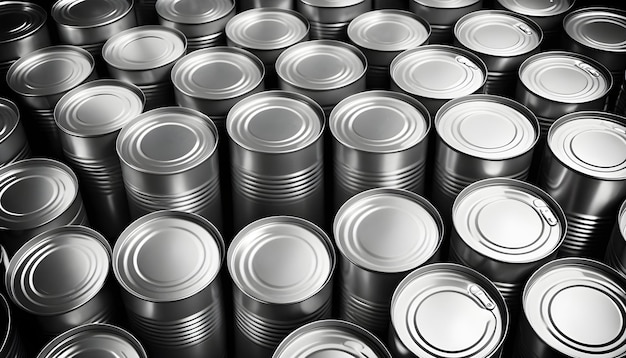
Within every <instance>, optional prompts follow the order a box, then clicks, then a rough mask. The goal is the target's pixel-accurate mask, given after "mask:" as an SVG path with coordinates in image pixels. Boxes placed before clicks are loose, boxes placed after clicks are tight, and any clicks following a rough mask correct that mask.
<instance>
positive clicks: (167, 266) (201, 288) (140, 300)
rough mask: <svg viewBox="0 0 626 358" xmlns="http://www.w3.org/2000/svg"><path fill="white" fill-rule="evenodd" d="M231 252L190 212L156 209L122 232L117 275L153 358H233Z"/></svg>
mask: <svg viewBox="0 0 626 358" xmlns="http://www.w3.org/2000/svg"><path fill="white" fill-rule="evenodd" d="M225 251H226V248H225V245H224V241H223V239H222V236H221V235H220V233H219V231H218V230H217V228H215V226H214V225H212V224H211V223H210V222H209V221H207V220H206V219H204V218H202V217H200V216H198V215H195V214H190V213H183V212H179V211H167V210H166V211H157V212H154V213H150V214H147V215H145V216H143V217H141V218H139V219H137V220H135V221H134V222H132V223H131V224H130V225H129V226H128V227H127V228H126V229H125V230H124V231H123V232H122V234H121V235H120V237H119V239H118V240H117V242H116V243H115V247H114V248H113V272H114V273H115V277H116V278H117V281H118V283H119V284H120V286H121V287H122V290H121V294H122V301H123V302H124V306H125V308H126V314H127V318H128V321H129V324H130V326H131V327H132V328H133V332H134V333H135V334H137V336H138V337H139V338H140V339H141V341H142V342H143V343H144V344H145V346H146V349H147V350H148V353H149V354H150V357H159V358H161V357H162V358H165V357H189V358H196V357H198V358H199V357H207V356H212V357H219V358H225V357H226V330H225V313H224V309H223V302H222V288H221V287H222V286H221V281H220V275H219V272H220V270H221V267H222V263H223V261H224V256H225Z"/></svg>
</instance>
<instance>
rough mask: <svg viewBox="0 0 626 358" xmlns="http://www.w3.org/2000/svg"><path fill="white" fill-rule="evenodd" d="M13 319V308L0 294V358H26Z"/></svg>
mask: <svg viewBox="0 0 626 358" xmlns="http://www.w3.org/2000/svg"><path fill="white" fill-rule="evenodd" d="M15 319H16V317H15V316H14V313H13V308H12V307H11V306H10V305H9V302H8V301H7V299H6V298H5V297H4V294H0V328H2V331H1V332H2V335H1V336H0V357H2V358H26V352H25V351H24V346H23V343H22V340H21V338H20V336H19V332H18V331H17V330H16V326H15V324H16V322H15Z"/></svg>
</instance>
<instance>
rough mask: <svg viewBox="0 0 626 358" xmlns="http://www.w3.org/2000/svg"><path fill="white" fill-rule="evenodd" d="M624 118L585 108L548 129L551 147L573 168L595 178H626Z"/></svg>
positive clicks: (562, 118) (625, 130) (625, 126)
mask: <svg viewBox="0 0 626 358" xmlns="http://www.w3.org/2000/svg"><path fill="white" fill-rule="evenodd" d="M624 123H626V122H625V120H624V117H622V116H618V115H616V114H612V113H607V112H600V111H583V112H574V113H571V114H567V115H565V116H563V117H561V118H559V119H557V120H556V121H555V122H554V123H553V124H552V126H551V127H550V130H549V131H548V138H547V142H548V147H549V148H550V150H551V151H552V153H553V154H554V155H555V156H556V157H557V158H558V159H559V160H560V161H561V162H563V163H565V164H566V165H567V166H568V167H569V168H572V169H574V170H576V171H578V172H580V173H583V174H586V175H590V176H592V177H595V178H601V179H607V180H626V124H624Z"/></svg>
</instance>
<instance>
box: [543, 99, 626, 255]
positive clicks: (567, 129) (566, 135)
mask: <svg viewBox="0 0 626 358" xmlns="http://www.w3.org/2000/svg"><path fill="white" fill-rule="evenodd" d="M547 144H548V145H547V149H546V153H545V155H544V157H543V162H542V166H541V168H542V169H541V173H542V175H541V177H540V181H539V186H540V187H541V188H542V189H543V190H545V191H546V192H547V193H548V194H550V195H551V196H552V197H553V198H554V199H555V200H556V201H557V202H558V203H559V204H560V205H561V207H562V208H563V211H564V212H565V216H566V217H567V235H566V237H565V241H564V242H563V245H562V246H561V249H560V250H559V255H560V256H583V257H585V256H586V257H592V258H594V257H597V258H599V259H600V258H602V256H603V254H604V250H605V249H606V245H607V241H608V239H609V237H610V235H611V230H612V229H613V224H614V221H615V213H616V212H617V210H618V208H619V205H620V204H621V203H622V201H623V200H624V199H625V198H626V118H624V117H621V116H618V115H615V114H611V113H606V112H594V111H584V112H575V113H571V114H568V115H565V116H563V117H561V118H559V119H558V120H557V121H556V122H554V124H553V125H552V127H551V128H550V131H549V132H548V138H547Z"/></svg>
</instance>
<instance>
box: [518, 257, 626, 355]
mask: <svg viewBox="0 0 626 358" xmlns="http://www.w3.org/2000/svg"><path fill="white" fill-rule="evenodd" d="M624 287H626V282H625V281H624V278H623V277H621V276H620V275H619V274H618V273H617V272H616V271H615V270H613V269H611V268H610V267H608V266H606V265H604V264H601V263H600V262H597V261H594V260H589V259H583V258H563V259H558V260H554V261H551V262H549V263H547V264H545V265H544V266H542V267H541V268H539V269H538V270H537V271H535V273H534V274H533V275H532V276H531V277H530V279H529V280H528V282H527V283H526V287H525V288H524V293H523V295H522V304H523V307H524V315H525V317H526V319H527V320H528V322H529V323H530V326H531V327H532V329H533V330H534V331H535V333H536V334H537V336H539V337H540V338H541V340H542V341H543V342H545V343H546V344H548V345H549V346H550V347H552V348H553V349H555V350H556V351H558V352H560V353H561V354H563V355H566V356H568V357H580V358H591V357H594V358H600V357H606V358H609V357H623V356H624V354H625V353H626V324H625V322H626V291H625V288H624Z"/></svg>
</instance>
